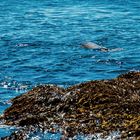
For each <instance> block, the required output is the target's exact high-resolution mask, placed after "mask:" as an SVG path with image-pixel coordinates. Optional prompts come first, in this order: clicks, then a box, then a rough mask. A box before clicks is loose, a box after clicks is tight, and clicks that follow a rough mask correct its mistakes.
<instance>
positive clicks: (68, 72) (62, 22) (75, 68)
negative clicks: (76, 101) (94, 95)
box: [0, 0, 140, 137]
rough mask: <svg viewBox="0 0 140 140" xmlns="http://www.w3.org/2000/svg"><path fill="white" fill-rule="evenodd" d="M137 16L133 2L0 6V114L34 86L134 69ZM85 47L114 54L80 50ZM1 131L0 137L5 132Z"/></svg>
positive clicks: (22, 0) (43, 0)
mask: <svg viewBox="0 0 140 140" xmlns="http://www.w3.org/2000/svg"><path fill="white" fill-rule="evenodd" d="M139 11H140V1H139V0H85V1H84V0H61V1H60V0H51V1H48V0H30V1H29V0H18V1H17V0H12V1H11V0H5V1H0V113H1V114H2V113H3V111H4V109H6V108H7V107H8V106H10V104H9V102H8V100H9V99H11V98H13V97H15V96H17V95H19V94H21V93H24V92H26V91H28V90H29V89H31V88H32V87H34V86H36V85H39V84H57V85H59V86H62V87H67V86H70V85H73V84H77V83H80V82H83V81H89V80H95V79H96V80H97V79H110V78H114V77H116V76H117V75H119V74H121V73H125V72H128V71H132V70H140V12H139ZM85 42H94V43H97V44H98V45H101V46H103V47H106V48H108V49H110V50H111V49H116V48H119V49H118V50H117V51H108V52H101V51H99V50H91V49H85V48H82V47H81V44H83V43H85ZM4 130H5V128H3V126H0V137H2V136H5V135H7V133H8V134H10V133H11V129H8V128H7V127H6V131H4ZM12 130H13V129H12Z"/></svg>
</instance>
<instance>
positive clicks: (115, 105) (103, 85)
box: [3, 72, 140, 139]
mask: <svg viewBox="0 0 140 140" xmlns="http://www.w3.org/2000/svg"><path fill="white" fill-rule="evenodd" d="M3 119H4V120H5V124H9V125H17V126H22V127H23V128H24V129H23V130H22V131H21V130H20V131H19V132H17V133H16V135H17V139H21V138H19V137H18V136H21V135H22V134H23V132H24V133H26V131H27V130H28V131H30V128H31V127H38V128H39V129H41V130H42V131H45V130H49V131H50V130H53V131H54V126H55V128H56V125H57V126H58V127H59V128H61V133H62V134H63V135H65V136H67V138H69V137H73V136H74V135H76V134H79V133H82V134H95V133H106V134H108V133H109V132H112V131H119V132H120V133H121V137H122V138H124V139H125V138H126V137H133V138H139V137H140V72H129V73H127V74H123V75H120V76H118V78H116V79H112V80H101V81H89V82H85V83H81V84H78V85H74V86H72V87H69V88H67V89H63V88H60V87H57V86H50V85H42V86H38V87H35V88H34V89H32V90H31V91H29V92H27V93H25V94H23V95H20V96H18V97H16V98H14V99H12V105H11V107H9V108H8V109H6V110H5V112H4V117H3ZM25 130H26V131H25ZM12 136H15V134H12ZM7 139H8V137H7ZM9 139H10V137H9Z"/></svg>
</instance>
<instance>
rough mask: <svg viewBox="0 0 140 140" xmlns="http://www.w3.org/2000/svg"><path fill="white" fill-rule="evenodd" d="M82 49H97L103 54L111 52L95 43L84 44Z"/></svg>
mask: <svg viewBox="0 0 140 140" xmlns="http://www.w3.org/2000/svg"><path fill="white" fill-rule="evenodd" d="M82 47H83V48H87V49H97V50H100V51H102V52H107V51H109V49H108V48H106V47H102V46H99V45H98V44H96V43H93V42H87V43H85V44H83V45H82Z"/></svg>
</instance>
